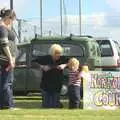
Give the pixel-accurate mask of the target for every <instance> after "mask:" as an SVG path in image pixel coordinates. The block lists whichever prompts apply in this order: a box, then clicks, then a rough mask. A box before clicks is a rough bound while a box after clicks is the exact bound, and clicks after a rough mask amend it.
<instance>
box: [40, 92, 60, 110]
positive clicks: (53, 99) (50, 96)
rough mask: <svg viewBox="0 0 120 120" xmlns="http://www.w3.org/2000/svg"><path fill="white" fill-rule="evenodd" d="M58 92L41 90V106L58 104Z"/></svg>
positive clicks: (51, 106) (56, 105)
mask: <svg viewBox="0 0 120 120" xmlns="http://www.w3.org/2000/svg"><path fill="white" fill-rule="evenodd" d="M59 101H60V93H59V92H52V93H49V92H47V91H44V90H43V91H42V106H43V108H57V107H58V106H59Z"/></svg>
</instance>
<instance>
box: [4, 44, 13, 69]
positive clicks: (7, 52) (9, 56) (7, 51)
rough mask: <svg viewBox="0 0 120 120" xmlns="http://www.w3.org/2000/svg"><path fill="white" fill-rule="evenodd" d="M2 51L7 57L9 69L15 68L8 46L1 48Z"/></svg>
mask: <svg viewBox="0 0 120 120" xmlns="http://www.w3.org/2000/svg"><path fill="white" fill-rule="evenodd" d="M3 51H4V52H5V54H6V56H7V57H8V61H9V64H10V66H11V68H14V67H15V59H14V58H13V57H12V55H11V52H10V49H9V46H5V47H3Z"/></svg>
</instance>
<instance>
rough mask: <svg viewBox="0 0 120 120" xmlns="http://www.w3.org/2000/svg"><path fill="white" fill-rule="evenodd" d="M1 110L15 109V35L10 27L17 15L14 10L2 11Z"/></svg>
mask: <svg viewBox="0 0 120 120" xmlns="http://www.w3.org/2000/svg"><path fill="white" fill-rule="evenodd" d="M0 17H1V20H0V109H4V108H7V109H10V108H13V106H14V105H13V92H12V83H13V69H14V67H15V56H16V45H15V34H14V32H13V31H12V30H11V29H10V25H11V24H12V22H13V20H14V19H15V17H16V15H15V12H14V11H13V10H10V9H7V10H5V9H2V10H1V11H0Z"/></svg>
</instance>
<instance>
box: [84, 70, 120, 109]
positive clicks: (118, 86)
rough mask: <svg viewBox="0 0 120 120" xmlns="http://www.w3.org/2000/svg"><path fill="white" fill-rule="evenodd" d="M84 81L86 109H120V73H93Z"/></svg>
mask: <svg viewBox="0 0 120 120" xmlns="http://www.w3.org/2000/svg"><path fill="white" fill-rule="evenodd" d="M90 73H91V79H89V80H88V79H87V80H84V82H83V83H84V97H83V104H84V109H117V108H118V107H120V72H111V71H110V72H109V71H108V72H105V71H91V72H90Z"/></svg>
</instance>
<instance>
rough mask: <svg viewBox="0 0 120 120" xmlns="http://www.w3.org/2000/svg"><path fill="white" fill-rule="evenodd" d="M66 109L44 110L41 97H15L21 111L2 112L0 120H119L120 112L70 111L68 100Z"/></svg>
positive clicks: (65, 104) (64, 102)
mask: <svg viewBox="0 0 120 120" xmlns="http://www.w3.org/2000/svg"><path fill="white" fill-rule="evenodd" d="M62 102H63V104H64V109H43V108H41V107H40V106H41V100H40V98H39V97H36V96H34V97H15V105H16V107H18V108H20V109H19V110H0V120H119V119H120V110H116V111H110V110H108V111H107V110H99V111H98V110H97V111H96V110H82V109H79V110H69V109H68V108H67V104H68V102H67V100H62Z"/></svg>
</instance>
